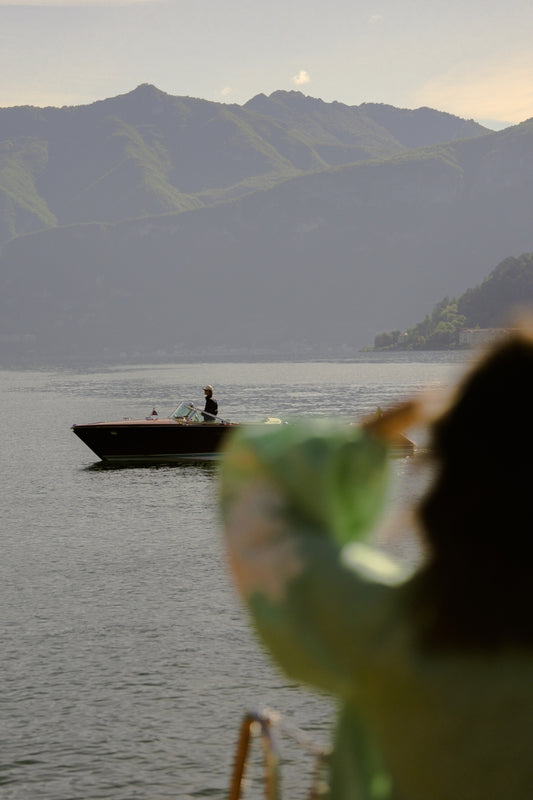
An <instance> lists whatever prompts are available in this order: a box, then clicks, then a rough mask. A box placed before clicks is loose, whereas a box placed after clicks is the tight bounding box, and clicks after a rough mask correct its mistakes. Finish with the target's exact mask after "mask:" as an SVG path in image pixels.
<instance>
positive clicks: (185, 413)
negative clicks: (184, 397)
mask: <svg viewBox="0 0 533 800" xmlns="http://www.w3.org/2000/svg"><path fill="white" fill-rule="evenodd" d="M170 418H171V419H181V420H183V421H184V422H204V417H203V415H202V412H201V411H200V410H199V409H198V408H196V407H195V406H194V405H193V404H192V403H186V402H184V403H180V404H179V406H178V407H177V408H175V409H174V411H173V412H172V414H170Z"/></svg>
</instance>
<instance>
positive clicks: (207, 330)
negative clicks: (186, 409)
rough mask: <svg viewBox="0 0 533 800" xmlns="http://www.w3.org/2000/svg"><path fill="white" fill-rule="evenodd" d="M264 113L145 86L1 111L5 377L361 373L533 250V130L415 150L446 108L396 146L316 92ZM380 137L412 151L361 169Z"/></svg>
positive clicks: (262, 107)
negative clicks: (91, 364) (150, 368)
mask: <svg viewBox="0 0 533 800" xmlns="http://www.w3.org/2000/svg"><path fill="white" fill-rule="evenodd" d="M250 103H251V105H252V106H255V108H254V109H252V108H244V107H243V108H241V107H239V106H223V105H219V104H216V103H215V104H210V103H206V102H205V101H200V100H193V99H190V98H171V97H169V96H168V95H164V94H163V93H161V92H158V91H157V90H155V89H154V88H153V87H147V86H145V87H139V89H137V90H135V92H132V93H130V94H128V95H124V96H123V97H121V98H112V99H111V100H104V101H102V102H101V103H95V104H93V105H91V106H86V107H83V108H74V109H11V110H10V109H8V110H6V112H1V113H0V124H3V123H4V122H5V123H6V127H4V133H6V132H7V133H8V134H9V136H7V138H3V139H2V141H3V148H4V149H3V150H2V151H1V152H2V158H3V159H4V160H3V162H2V166H1V176H2V177H1V179H0V185H1V186H2V187H3V193H0V195H1V197H0V209H1V211H0V225H2V226H3V227H4V230H5V231H6V233H5V236H6V238H5V240H4V243H3V245H2V249H1V252H0V345H1V347H0V358H1V359H2V360H3V361H1V362H0V363H6V362H9V363H10V364H13V363H32V362H34V363H50V362H58V361H63V362H65V363H66V362H68V363H72V362H74V363H76V364H78V363H80V361H81V360H83V359H102V358H106V359H114V360H123V359H125V358H128V359H137V360H140V359H142V360H144V359H151V358H158V359H166V360H174V359H178V360H181V359H183V358H191V359H192V358H201V359H204V360H205V359H211V358H227V357H228V356H230V357H232V356H235V357H242V358H248V357H276V358H278V357H291V358H292V357H337V356H340V355H342V356H349V355H350V354H353V353H355V352H357V351H358V350H359V349H360V348H361V347H363V346H364V345H366V344H368V342H371V341H372V340H373V339H374V336H375V335H376V333H377V332H378V331H383V330H388V329H389V328H395V329H397V330H405V329H406V328H407V327H408V326H409V325H411V324H412V320H413V319H421V318H422V317H423V315H424V314H425V313H426V310H427V309H428V308H432V307H434V305H435V303H436V302H437V301H438V300H439V299H440V298H442V297H444V296H445V295H448V296H454V297H459V296H461V295H462V294H463V293H464V292H466V290H467V289H468V288H469V287H472V286H476V285H477V284H478V283H479V282H480V281H482V280H483V279H484V278H485V276H486V273H487V265H488V264H497V263H499V262H500V261H502V260H503V259H504V258H506V257H507V256H509V255H516V254H520V253H529V252H533V228H532V226H531V208H533V120H530V121H526V122H524V123H522V124H521V125H517V126H514V127H512V128H508V129H506V130H504V131H500V132H496V133H495V132H490V133H482V134H481V135H479V136H476V137H474V138H460V139H457V140H454V141H447V142H444V143H438V144H428V145H427V146H424V147H421V148H418V149H408V148H407V147H406V145H404V144H402V143H401V142H399V141H398V139H397V138H396V136H399V135H400V134H399V129H398V128H399V123H400V121H401V120H404V122H402V124H404V123H405V124H407V121H408V122H409V125H411V124H414V121H415V120H418V119H421V120H428V119H430V118H431V119H434V117H433V114H432V113H431V112H429V110H424V109H422V110H419V112H420V113H418V112H413V113H412V114H410V113H409V112H405V113H404V112H403V111H401V110H400V111H399V113H398V114H396V112H395V111H394V110H390V109H387V107H385V109H383V108H381V107H378V108H379V110H380V113H381V112H383V111H385V112H386V114H389V116H390V119H391V120H392V121H393V122H394V125H395V126H396V128H395V129H394V134H393V133H392V130H393V124H392V121H391V122H390V125H391V129H390V130H389V129H388V128H385V127H383V125H382V123H381V122H379V124H378V122H377V121H376V120H374V119H373V118H371V117H370V116H369V115H368V113H367V112H365V125H366V127H363V126H362V121H361V118H360V113H359V111H360V109H359V111H357V113H355V111H354V109H353V108H350V107H346V106H342V105H341V104H335V103H331V104H325V103H324V104H323V103H321V101H317V100H313V99H312V98H305V97H304V96H303V95H300V94H299V93H294V94H293V93H291V92H286V93H274V95H272V96H271V98H262V97H261V96H258V98H254V100H253V101H250ZM247 105H248V104H247ZM274 111H275V113H274ZM11 112H13V114H11ZM276 115H277V116H276ZM439 118H442V120H443V123H445V127H446V126H447V125H448V124H449V123H450V120H449V118H448V115H443V116H442V117H438V116H437V119H439ZM305 120H306V121H305ZM357 120H359V122H357ZM7 122H9V125H7ZM356 122H357V124H356ZM387 124H389V123H387ZM465 125H468V126H470V123H465ZM9 126H10V127H9ZM350 126H351V127H350ZM357 126H359V127H357ZM376 126H377V127H376ZM407 127H409V126H407ZM415 127H416V125H415ZM357 130H358V131H359V133H357ZM446 130H448V129H447V128H446ZM468 130H471V128H468ZM350 131H351V132H350ZM363 131H364V135H363V133H362V132H363ZM372 131H375V134H374V133H371V132H372ZM465 132H466V129H465ZM341 134H342V136H341ZM403 135H404V136H405V137H407V136H411V135H412V136H413V137H414V131H413V133H412V134H411V133H409V132H408V131H407V132H406V133H405V134H403ZM423 135H424V136H427V135H429V134H427V133H424V134H423ZM343 137H344V138H343ZM357 137H359V138H358V139H357ZM365 137H367V142H368V143H369V144H370V145H371V146H372V147H373V148H375V147H378V146H379V147H381V146H382V145H381V144H380V142H381V143H382V144H383V147H385V145H386V146H387V147H389V146H390V147H393V148H396V144H394V142H398V144H397V148H398V150H397V152H395V153H394V154H392V155H391V156H389V157H388V158H384V157H380V158H372V159H369V158H364V159H362V160H359V161H353V160H352V159H353V148H354V147H356V141H359V144H358V145H357V146H360V143H361V142H362V141H363V140H364V139H365ZM407 140H408V139H407V138H406V139H404V141H407ZM326 145H327V147H326ZM337 147H340V148H341V149H342V148H345V149H346V148H348V150H350V151H351V152H350V153H349V155H348V156H347V157H349V158H350V159H351V160H350V162H349V163H342V164H336V165H335V166H331V165H329V164H327V163H326V161H325V157H326V152H329V153H330V155H329V156H328V157H329V158H330V160H331V162H335V159H337V158H338V152H339V151H338V150H337ZM328 148H331V150H329V151H328ZM334 153H336V155H333V154H334ZM367 153H368V151H367ZM304 156H305V158H304ZM306 158H309V159H310V162H312V163H314V164H315V165H316V168H315V167H313V168H307V167H308V166H309V165H308V164H307V167H306V168H305V169H304V168H303V166H302V164H304V163H305V159H306ZM301 159H303V161H302V160H301ZM54 165H55V166H54ZM151 208H155V209H156V210H155V211H150V209H151ZM124 215H127V217H128V218H126V219H124V218H123V216H124ZM80 220H81V221H80ZM67 222H69V224H67ZM35 225H37V226H38V227H39V228H40V230H37V231H35V230H34V227H35ZM32 226H33V227H32ZM8 229H9V230H8ZM20 230H24V231H25V233H24V234H19V235H13V231H20ZM9 231H11V233H10V232H9ZM9 237H11V238H9Z"/></svg>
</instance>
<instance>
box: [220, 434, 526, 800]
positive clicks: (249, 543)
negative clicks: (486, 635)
mask: <svg viewBox="0 0 533 800" xmlns="http://www.w3.org/2000/svg"><path fill="white" fill-rule="evenodd" d="M387 466H388V453H387V450H386V448H385V446H384V445H383V444H382V443H381V442H380V441H378V440H377V439H376V438H374V437H373V436H371V435H370V434H368V433H366V432H365V431H364V429H362V428H358V427H356V426H351V427H347V426H345V427H344V428H341V427H333V426H331V425H327V424H320V423H309V424H307V423H306V424H303V423H302V424H299V425H290V426H280V427H277V426H276V428H269V429H267V430H265V431H261V432H257V430H254V429H253V428H250V429H248V430H247V429H245V430H244V431H242V432H239V433H237V435H235V437H233V438H232V439H231V441H230V443H229V445H228V447H227V450H226V453H225V458H224V460H223V464H222V474H221V505H222V513H223V519H224V527H225V532H226V541H227V548H228V556H229V560H230V564H231V567H232V571H233V574H234V578H235V581H236V584H237V586H238V588H239V590H240V592H241V594H242V596H243V598H244V600H245V602H246V604H247V606H248V608H249V610H250V612H251V615H252V618H253V621H254V624H255V627H256V629H257V631H258V633H259V636H260V637H261V639H262V641H263V643H264V644H265V645H266V647H267V648H268V650H269V651H270V653H271V654H272V655H273V657H274V658H275V660H276V661H277V662H278V664H279V665H280V666H281V667H282V669H283V670H284V671H285V672H286V673H287V675H289V676H290V677H291V678H293V679H295V680H297V681H300V682H304V683H307V684H310V685H311V686H315V687H317V688H318V689H320V690H323V691H326V692H328V693H330V694H332V695H334V696H335V697H336V698H337V700H338V705H339V717H338V722H337V727H336V734H335V742H334V754H333V759H332V764H331V775H330V786H331V793H330V797H331V800H370V799H372V800H377V799H378V798H387V800H392V798H394V800H396V799H398V800H492V799H493V800H529V798H533V758H531V757H530V750H531V745H532V742H533V688H532V685H533V671H532V667H533V658H532V656H531V653H529V652H526V653H524V652H519V651H517V652H514V651H508V650H507V651H505V652H498V653H496V654H490V655H488V654H486V653H480V654H472V653H469V654H462V653H460V652H457V653H452V654H450V653H446V654H430V653H426V652H424V650H423V649H422V648H421V647H420V646H419V645H418V643H417V635H416V627H415V624H414V621H413V619H412V616H413V615H412V609H413V598H415V597H416V575H414V576H410V575H409V574H408V573H407V572H406V571H405V569H404V568H403V567H402V566H401V565H400V564H397V563H396V562H395V561H393V560H392V559H390V558H389V557H388V556H386V555H385V554H383V553H381V552H380V551H377V550H375V549H373V548H371V547H369V546H368V545H366V544H365V543H364V542H363V541H361V540H362V539H363V538H364V537H365V535H366V534H367V533H368V531H369V530H370V529H371V528H372V526H373V525H374V524H375V523H376V521H377V518H378V516H379V514H380V512H381V510H382V508H383V505H384V500H385V494H386V488H387V471H388V470H387Z"/></svg>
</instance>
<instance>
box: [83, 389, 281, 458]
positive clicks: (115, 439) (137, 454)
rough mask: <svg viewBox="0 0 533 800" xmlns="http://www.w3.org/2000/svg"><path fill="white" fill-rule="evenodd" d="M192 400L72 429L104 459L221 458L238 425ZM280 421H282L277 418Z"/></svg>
mask: <svg viewBox="0 0 533 800" xmlns="http://www.w3.org/2000/svg"><path fill="white" fill-rule="evenodd" d="M206 417H207V418H209V421H205V419H204V413H203V412H202V411H200V410H199V409H197V408H195V406H194V405H193V404H192V403H185V402H183V403H180V404H179V406H178V407H177V408H176V409H175V410H174V411H173V412H172V413H171V414H170V415H169V416H168V417H159V416H156V415H155V414H153V415H151V416H150V417H145V418H144V419H129V418H126V419H122V420H118V421H115V422H92V423H89V424H86V425H73V426H72V430H73V431H74V433H75V434H76V436H78V437H79V438H80V439H81V440H82V442H84V443H85V444H86V445H87V447H89V448H90V449H91V450H92V451H93V453H95V454H96V455H97V456H98V458H100V459H102V461H111V462H135V461H136V462H143V463H157V462H160V463H165V462H172V461H206V460H211V459H214V458H216V457H217V455H218V451H219V448H220V446H221V444H222V442H223V440H224V439H225V437H226V436H227V435H228V433H230V432H231V431H232V430H234V428H235V427H238V423H232V422H228V421H227V420H223V419H221V418H220V417H213V416H211V415H206ZM277 421H278V422H279V421H280V420H277Z"/></svg>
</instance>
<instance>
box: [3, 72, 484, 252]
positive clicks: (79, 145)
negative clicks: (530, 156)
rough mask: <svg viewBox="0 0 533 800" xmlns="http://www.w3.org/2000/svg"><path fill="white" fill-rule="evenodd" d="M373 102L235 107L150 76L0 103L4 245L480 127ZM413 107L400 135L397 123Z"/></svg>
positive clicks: (225, 194)
mask: <svg viewBox="0 0 533 800" xmlns="http://www.w3.org/2000/svg"><path fill="white" fill-rule="evenodd" d="M369 109H370V110H369V111H368V112H367V111H365V110H363V107H359V108H358V107H349V106H344V105H342V104H340V103H324V102H322V101H321V100H315V99H314V98H311V97H305V96H304V95H302V94H301V93H299V92H275V93H274V94H273V95H271V96H270V97H269V98H267V97H265V96H264V95H258V96H257V97H255V98H253V99H252V100H250V101H249V102H248V103H247V104H246V105H245V106H243V107H241V106H237V105H226V104H222V103H212V102H208V101H206V100H198V99H195V98H191V97H172V96H171V95H168V94H165V93H164V92H161V91H159V90H158V89H156V88H155V87H154V86H150V85H147V84H145V85H142V86H139V87H137V89H135V90H134V91H132V92H130V93H129V94H126V95H121V96H119V97H113V98H110V99H107V100H103V101H99V102H96V103H92V104H91V105H88V106H78V107H64V108H33V107H16V108H4V109H0V243H1V242H2V241H4V242H5V241H7V240H9V239H11V238H13V237H14V236H17V235H20V234H24V233H28V232H31V231H36V230H41V229H43V228H49V227H53V226H57V225H68V224H73V223H86V222H118V221H119V220H123V219H133V218H136V217H146V216H154V215H158V214H166V213H176V212H181V211H187V210H191V209H195V208H202V207H205V206H209V205H212V204H214V203H217V202H220V201H223V200H228V199H232V198H235V197H239V196H242V195H244V194H249V193H251V192H253V191H256V190H258V189H267V188H269V187H271V186H273V185H275V184H276V183H279V182H280V181H283V180H286V179H287V178H290V177H294V176H296V175H299V174H303V173H305V172H313V171H317V170H322V169H326V168H328V167H330V166H339V165H342V164H347V163H352V162H355V161H361V160H367V159H369V158H386V157H389V156H392V155H396V154H398V153H401V152H404V151H405V150H406V149H408V148H409V147H412V146H413V145H412V141H415V139H416V142H417V145H418V144H422V145H431V144H435V143H436V142H442V141H449V140H450V139H452V138H464V137H468V136H477V135H481V134H484V133H486V132H487V129H485V128H483V127H482V126H480V125H476V124H475V123H472V122H468V121H465V120H461V119H459V118H458V117H451V116H450V115H448V114H444V113H441V112H437V111H430V110H429V109H425V110H424V109H420V110H419V111H418V112H408V111H402V110H400V109H396V110H395V109H392V108H391V107H387V109H388V111H387V113H386V114H385V115H383V114H381V119H380V120H379V122H376V121H375V120H374V118H373V116H372V115H374V116H376V115H377V112H376V109H379V107H377V106H376V107H375V108H374V107H372V108H371V107H369ZM395 112H397V113H395ZM410 115H415V117H416V122H415V118H414V117H413V118H412V119H413V121H412V123H410V128H411V133H410V134H409V135H406V132H405V130H404V128H405V125H404V124H403V123H400V120H404V119H406V120H407V119H411V116H410ZM439 121H440V122H441V124H440V126H439ZM389 124H390V125H391V130H389V128H388V125H389ZM392 129H394V132H391V131H392ZM415 129H416V134H415ZM397 134H399V137H400V138H397ZM452 134H453V135H452Z"/></svg>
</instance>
